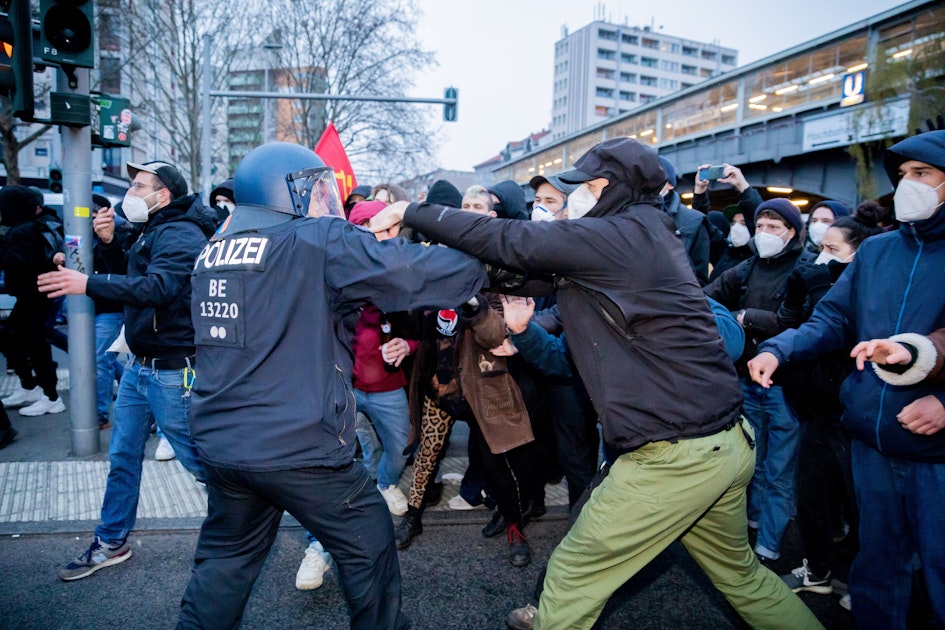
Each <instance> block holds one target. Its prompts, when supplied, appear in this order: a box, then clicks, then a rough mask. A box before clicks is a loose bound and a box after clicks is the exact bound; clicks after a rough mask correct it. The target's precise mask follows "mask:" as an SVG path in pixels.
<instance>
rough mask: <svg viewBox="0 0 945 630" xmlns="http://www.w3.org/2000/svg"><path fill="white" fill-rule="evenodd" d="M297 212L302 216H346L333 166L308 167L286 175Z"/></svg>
mask: <svg viewBox="0 0 945 630" xmlns="http://www.w3.org/2000/svg"><path fill="white" fill-rule="evenodd" d="M286 183H288V185H289V194H290V195H291V196H292V206H293V208H294V209H295V214H297V215H298V216H301V217H305V216H309V217H327V216H335V217H340V218H342V219H343V218H345V214H344V207H343V206H342V204H341V194H340V193H339V192H338V184H337V182H336V181H335V171H334V170H332V168H331V167H324V166H322V167H316V168H308V169H305V170H303V171H296V172H294V173H289V174H288V175H286Z"/></svg>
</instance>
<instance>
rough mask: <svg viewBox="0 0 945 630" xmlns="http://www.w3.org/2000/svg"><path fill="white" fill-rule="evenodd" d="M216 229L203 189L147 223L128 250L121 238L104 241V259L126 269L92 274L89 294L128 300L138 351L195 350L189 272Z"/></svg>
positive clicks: (154, 354) (128, 335)
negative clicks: (202, 195)
mask: <svg viewBox="0 0 945 630" xmlns="http://www.w3.org/2000/svg"><path fill="white" fill-rule="evenodd" d="M214 229H215V218H214V216H213V214H212V212H211V211H210V210H208V209H207V208H205V207H204V205H203V202H202V201H201V200H200V196H199V195H186V196H183V197H178V198H177V199H174V200H173V201H171V203H170V204H168V205H167V206H165V207H163V208H161V209H160V210H158V211H157V212H156V213H155V214H154V215H152V216H151V218H150V219H149V220H148V222H147V223H146V224H145V227H144V230H143V231H142V233H141V236H139V237H138V240H137V241H136V242H135V243H134V245H132V246H131V248H130V249H129V250H128V252H127V254H126V253H125V251H124V250H123V249H122V247H121V243H120V239H118V238H115V239H112V242H111V243H108V244H107V245H102V246H101V248H100V250H99V251H100V254H101V256H102V257H103V258H105V259H107V261H104V262H103V264H105V265H107V266H108V267H109V268H111V269H121V268H122V267H123V266H125V267H126V268H127V274H126V275H123V276H122V275H115V274H111V273H106V274H101V273H100V274H95V275H93V276H91V277H89V282H88V285H87V287H86V294H87V295H88V296H89V297H91V298H93V299H95V300H99V299H107V300H114V301H117V302H121V303H122V304H124V305H125V339H126V340H127V342H128V347H129V348H131V351H132V352H133V353H134V354H135V355H137V356H144V357H148V358H178V357H185V356H191V355H193V354H194V352H195V346H194V327H193V323H192V322H191V318H190V272H191V271H193V268H194V260H196V258H197V255H198V254H199V253H200V251H201V250H202V249H203V247H204V245H206V244H207V239H208V238H209V237H210V235H212V234H213V232H214Z"/></svg>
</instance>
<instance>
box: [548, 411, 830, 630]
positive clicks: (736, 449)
mask: <svg viewBox="0 0 945 630" xmlns="http://www.w3.org/2000/svg"><path fill="white" fill-rule="evenodd" d="M740 427H741V428H739V425H736V426H735V427H734V428H732V429H729V430H727V431H721V432H719V433H716V434H715V435H710V436H708V437H702V438H694V439H688V440H679V441H676V442H654V443H650V444H647V445H645V446H642V447H640V448H639V449H637V450H635V451H633V452H630V453H627V454H625V455H622V456H621V457H619V458H618V459H617V461H616V462H615V463H614V465H613V466H612V467H611V469H610V474H609V475H608V476H607V478H606V479H604V481H603V483H601V485H600V486H598V487H597V489H595V490H594V492H593V494H592V495H591V498H590V499H589V500H588V502H587V504H586V505H585V506H584V509H583V510H582V511H581V515H580V516H579V517H578V519H577V522H575V524H574V527H572V528H571V530H570V531H569V532H568V534H567V536H565V538H564V540H562V541H561V543H560V544H559V545H558V547H557V548H556V549H555V551H554V553H553V554H552V556H551V559H550V560H549V562H548V574H547V576H546V577H545V584H544V591H543V593H542V595H541V601H540V604H539V607H538V615H537V617H536V620H535V628H536V630H548V629H551V628H561V629H566V630H575V629H577V628H590V627H591V626H592V625H594V621H595V620H596V619H597V617H598V616H599V615H600V612H601V610H602V609H603V608H604V605H605V604H606V603H607V600H608V599H609V598H610V596H611V594H612V593H613V592H614V591H616V590H617V589H618V588H620V587H621V586H622V585H623V584H624V583H625V582H626V581H627V580H628V579H630V578H631V577H632V576H633V575H635V574H636V573H637V572H638V571H640V570H641V569H642V568H643V567H645V566H646V565H647V563H649V562H650V561H651V560H652V559H653V558H655V557H656V556H657V555H658V554H659V553H660V552H661V551H663V550H664V549H665V548H666V547H667V546H668V545H669V544H670V543H672V542H673V541H675V540H677V539H681V541H682V543H683V545H684V546H685V547H686V550H687V551H688V552H689V554H690V555H691V556H692V557H693V558H694V559H695V561H696V562H697V563H699V566H701V567H702V570H703V571H705V572H706V574H707V575H708V576H709V579H711V580H712V583H713V584H714V585H715V586H716V588H718V589H719V590H720V591H721V592H722V594H723V595H724V596H725V598H726V599H727V600H728V601H729V603H731V605H732V606H733V607H734V608H735V610H737V611H738V613H739V614H740V615H741V616H742V618H743V619H744V620H745V621H746V622H748V624H749V625H751V626H752V627H753V628H765V629H769V628H785V629H787V628H790V629H791V630H799V629H806V628H822V627H823V626H822V625H821V624H820V622H819V621H818V620H817V618H816V617H814V615H813V613H811V612H810V610H809V609H808V608H807V606H805V605H804V603H803V602H802V601H801V600H800V599H799V598H798V597H797V596H796V595H795V594H794V593H793V592H791V589H789V588H788V587H787V586H786V585H785V584H784V582H783V581H781V578H779V577H778V576H777V575H775V574H774V573H772V572H771V571H769V570H768V569H766V568H764V567H763V566H761V564H760V563H759V562H758V560H757V558H756V557H755V554H754V552H753V551H752V550H751V547H750V546H749V544H748V533H747V532H748V529H747V516H746V512H745V509H746V508H745V491H746V489H747V487H748V484H749V482H750V481H751V477H752V474H753V473H754V470H755V452H754V450H753V449H752V447H751V445H749V443H748V440H747V439H746V432H747V435H751V427H750V426H749V425H748V423H747V422H742V424H741V425H740Z"/></svg>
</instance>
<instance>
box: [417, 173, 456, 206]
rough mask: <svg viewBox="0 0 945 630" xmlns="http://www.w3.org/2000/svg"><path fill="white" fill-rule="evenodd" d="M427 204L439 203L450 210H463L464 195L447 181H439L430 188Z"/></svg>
mask: <svg viewBox="0 0 945 630" xmlns="http://www.w3.org/2000/svg"><path fill="white" fill-rule="evenodd" d="M425 203H438V204H440V205H441V206H447V207H449V208H462V207H463V193H461V192H459V189H458V188H457V187H456V186H454V185H453V184H451V183H450V182H448V181H446V180H445V179H438V180H436V181H435V182H433V185H432V186H430V190H429V191H428V192H427V198H426V201H425Z"/></svg>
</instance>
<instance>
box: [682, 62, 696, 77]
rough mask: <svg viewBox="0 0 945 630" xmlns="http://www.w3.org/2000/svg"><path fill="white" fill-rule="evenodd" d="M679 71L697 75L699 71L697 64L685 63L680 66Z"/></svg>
mask: <svg viewBox="0 0 945 630" xmlns="http://www.w3.org/2000/svg"><path fill="white" fill-rule="evenodd" d="M679 71H680V72H682V73H683V74H691V75H696V74H698V73H699V69H698V68H696V67H695V66H687V65H686V64H683V65H682V66H681V67H680V69H679Z"/></svg>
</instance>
